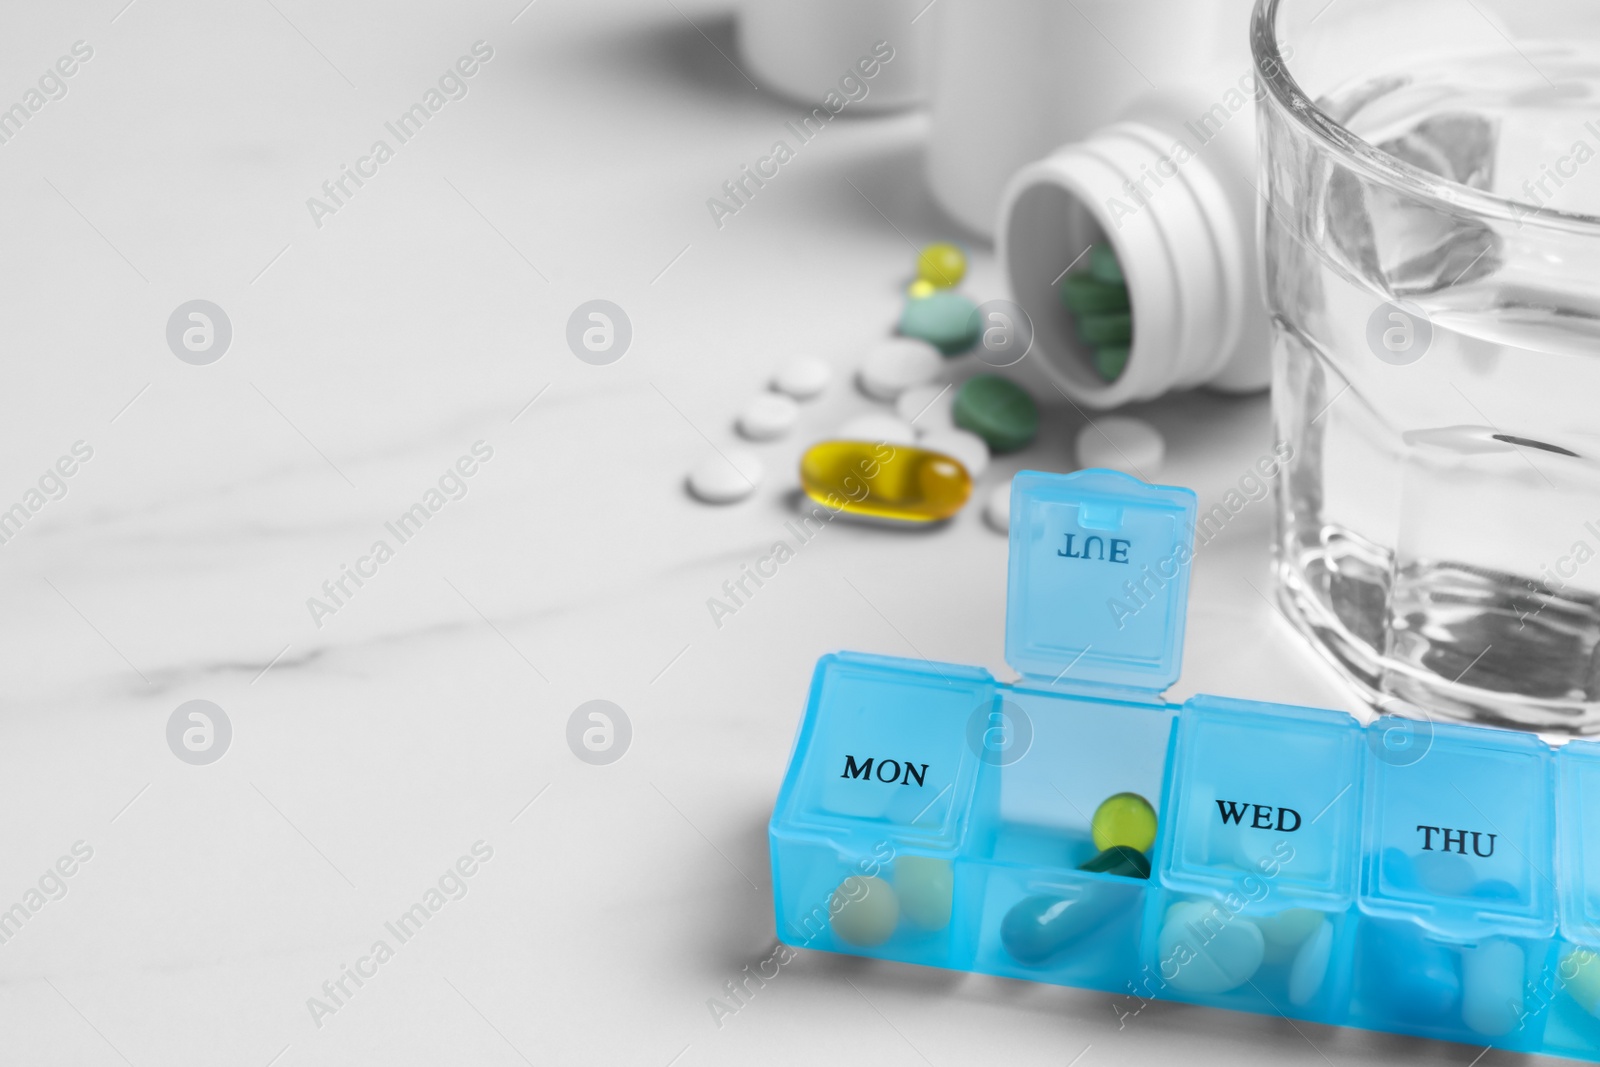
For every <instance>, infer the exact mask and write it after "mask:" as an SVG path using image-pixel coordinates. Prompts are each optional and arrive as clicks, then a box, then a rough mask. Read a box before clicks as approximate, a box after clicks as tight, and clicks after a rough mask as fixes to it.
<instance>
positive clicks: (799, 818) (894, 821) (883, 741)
mask: <svg viewBox="0 0 1600 1067" xmlns="http://www.w3.org/2000/svg"><path fill="white" fill-rule="evenodd" d="M995 691H996V683H995V682H994V679H993V678H992V677H991V676H990V675H989V674H988V672H987V671H984V670H982V669H979V668H973V667H961V666H956V665H953V664H933V663H927V662H924V661H920V660H903V659H897V658H893V657H886V656H867V655H855V654H848V653H847V654H839V655H831V656H824V657H823V658H822V660H821V661H820V662H819V663H818V664H817V669H816V672H815V674H814V675H813V679H812V686H811V693H810V696H809V700H808V705H807V708H806V713H805V716H804V718H803V719H802V721H801V726H800V733H799V736H798V737H797V739H796V742H795V753H794V757H793V758H792V759H791V761H790V766H789V772H788V774H787V776H786V777H785V779H784V783H783V787H782V789H781V790H780V791H779V795H778V801H777V803H776V805H775V806H774V810H773V817H772V823H771V826H770V842H771V849H772V871H773V896H774V903H775V905H776V913H777V926H778V936H779V938H780V939H781V940H782V941H784V942H785V943H786V944H789V945H792V946H795V947H801V948H810V949H818V950H825V951H834V952H844V953H849V954H852V955H861V956H873V957H877V958H881V959H892V960H900V961H903V962H907V963H921V964H925V965H929V966H935V967H955V968H965V967H968V966H970V960H971V949H970V945H971V941H972V938H971V936H970V935H965V936H964V935H963V933H962V930H963V929H964V927H969V926H970V925H971V922H972V920H971V918H970V916H971V915H972V913H973V910H974V908H975V905H974V904H973V903H971V901H969V900H967V899H966V898H965V895H964V894H963V892H962V891H961V889H960V887H958V885H957V870H956V863H955V858H956V855H957V853H958V852H959V850H960V848H961V846H962V843H963V841H964V839H965V836H966V832H967V822H968V813H969V810H970V806H971V802H972V796H973V789H974V787H975V785H976V779H977V771H978V766H979V761H978V755H977V751H976V749H975V748H974V747H972V746H971V745H969V743H968V740H967V735H968V730H969V725H970V724H971V723H972V722H975V721H977V722H981V721H983V719H984V716H985V715H986V714H987V711H988V708H989V707H990V706H991V704H992V703H993V701H994V694H995Z"/></svg>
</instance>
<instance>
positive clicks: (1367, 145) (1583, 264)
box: [1252, 0, 1600, 733]
mask: <svg viewBox="0 0 1600 1067" xmlns="http://www.w3.org/2000/svg"><path fill="white" fill-rule="evenodd" d="M1252 38H1253V48H1254V54H1255V63H1256V68H1257V74H1258V77H1259V79H1260V82H1261V87H1262V89H1263V92H1262V95H1261V98H1260V116H1261V122H1260V138H1261V148H1262V152H1261V160H1262V162H1261V179H1262V185H1261V187H1260V192H1261V194H1262V200H1263V202H1264V207H1263V209H1262V212H1261V220H1262V243H1263V250H1264V255H1265V257H1266V276H1267V281H1266V285H1267V299H1268V304H1269V307H1270V310H1271V312H1272V315H1273V318H1274V329H1275V341H1274V357H1273V358H1274V383H1273V408H1274V419H1275V422H1276V425H1277V432H1278V434H1279V437H1280V439H1281V440H1284V441H1287V442H1289V443H1290V444H1292V446H1293V448H1294V457H1293V460H1292V462H1291V463H1290V464H1289V465H1288V468H1287V473H1286V475H1285V477H1284V478H1283V479H1281V480H1280V482H1279V485H1278V519H1279V525H1278V531H1277V543H1276V572H1277V577H1278V588H1279V597H1280V600H1281V602H1282V604H1283V606H1284V608H1285V610H1286V612H1287V613H1288V615H1289V617H1290V618H1291V620H1293V621H1294V623H1295V624H1296V625H1297V626H1298V627H1300V628H1301V629H1302V630H1303V631H1304V633H1305V634H1306V635H1307V636H1308V637H1309V638H1310V640H1311V641H1312V642H1313V643H1314V644H1315V645H1316V646H1317V647H1318V648H1320V649H1321V650H1322V651H1323V652H1325V653H1326V654H1327V656H1328V657H1329V658H1330V659H1331V660H1332V661H1333V662H1334V663H1335V664H1336V665H1337V666H1338V667H1339V668H1341V670H1342V671H1343V672H1344V673H1345V674H1346V675H1347V676H1348V677H1350V678H1351V679H1352V681H1354V682H1355V683H1356V684H1357V685H1358V686H1359V687H1360V688H1361V689H1362V690H1363V692H1364V694H1365V695H1366V696H1367V697H1368V699H1369V700H1371V701H1372V702H1374V703H1377V704H1385V705H1388V704H1390V702H1391V701H1394V702H1396V703H1395V704H1394V705H1392V710H1396V711H1401V712H1404V711H1405V710H1406V708H1407V707H1408V706H1409V707H1410V708H1412V709H1417V710H1420V711H1421V712H1422V713H1424V714H1428V715H1434V714H1443V715H1447V716H1453V717H1458V718H1464V719H1472V720H1476V721H1480V722H1491V723H1497V724H1501V725H1515V726H1520V727H1524V728H1533V729H1547V730H1567V731H1573V732H1580V733H1584V732H1595V731H1597V730H1600V219H1597V218H1596V216H1597V215H1600V2H1597V0H1260V3H1259V4H1258V7H1257V9H1256V14H1255V20H1254V24H1253V27H1252Z"/></svg>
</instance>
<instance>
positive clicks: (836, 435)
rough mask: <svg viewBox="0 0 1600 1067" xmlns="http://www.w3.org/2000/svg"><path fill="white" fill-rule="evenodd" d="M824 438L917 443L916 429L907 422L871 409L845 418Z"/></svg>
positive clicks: (897, 443)
mask: <svg viewBox="0 0 1600 1067" xmlns="http://www.w3.org/2000/svg"><path fill="white" fill-rule="evenodd" d="M824 440H829V441H870V442H872V443H873V444H879V443H884V444H891V445H914V444H916V443H917V431H915V430H913V429H912V428H911V424H910V423H909V422H905V421H903V420H901V419H897V418H895V417H894V416H893V415H890V414H887V413H884V412H876V411H873V412H868V413H867V414H865V415H857V416H856V417H855V418H853V419H849V420H847V421H846V422H845V423H844V424H843V425H842V426H840V427H839V428H838V429H837V430H835V431H833V433H832V434H830V435H829V436H828V437H827V438H824Z"/></svg>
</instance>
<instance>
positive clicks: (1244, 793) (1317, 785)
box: [1138, 696, 1365, 1023]
mask: <svg viewBox="0 0 1600 1067" xmlns="http://www.w3.org/2000/svg"><path fill="white" fill-rule="evenodd" d="M1364 754H1365V745H1364V742H1363V733H1362V730H1361V727H1360V725H1359V724H1358V723H1357V722H1356V720H1355V719H1353V718H1352V717H1351V716H1349V715H1345V714H1343V713H1341V712H1333V711H1327V710H1323V709H1317V708H1301V707H1294V706H1290V705H1282V704H1266V703H1260V702H1255V701H1244V700H1232V699H1227V698H1222V697H1212V696H1198V697H1195V698H1193V699H1192V700H1190V701H1189V702H1188V703H1187V704H1185V705H1184V708H1183V712H1182V714H1181V715H1180V717H1179V721H1178V724H1177V727H1176V729H1175V732H1174V739H1173V757H1172V758H1173V771H1172V774H1171V775H1170V776H1169V778H1168V781H1167V797H1166V801H1165V806H1166V810H1167V811H1168V813H1169V814H1168V818H1167V820H1166V823H1165V825H1164V827H1163V833H1162V837H1161V840H1160V842H1159V843H1158V846H1157V848H1158V857H1157V864H1158V873H1159V877H1160V879H1161V882H1162V884H1163V886H1164V887H1165V888H1164V889H1163V890H1162V892H1161V893H1159V894H1157V895H1156V896H1154V897H1153V898H1152V899H1151V901H1150V902H1149V905H1148V908H1149V914H1148V915H1147V918H1146V923H1145V939H1146V940H1145V946H1144V963H1145V966H1144V969H1143V971H1142V973H1141V979H1140V983H1139V987H1138V991H1139V994H1140V996H1142V997H1146V998H1149V997H1156V996H1161V997H1166V998H1170V999H1176V1000H1187V1001H1190V1002H1193V1003H1202V1004H1208V1005H1212V1006H1216V1007H1227V1008H1235V1009H1238V1010H1242V1011H1254V1012H1259V1013H1264V1014H1269V1015H1288V1016H1292V1017H1296V1018H1307V1019H1315V1020H1317V1021H1322V1022H1330V1023H1337V1022H1340V1021H1341V1020H1342V1019H1343V1018H1344V1014H1345V1009H1346V1007H1347V1005H1348V1003H1349V967H1348V960H1349V952H1350V940H1351V938H1352V936H1353V931H1354V928H1355V920H1354V915H1353V911H1354V904H1355V896H1356V888H1357V861H1358V857H1359V853H1360V848H1359V834H1360V827H1361V820H1360V806H1361V790H1360V788H1359V773H1360V766H1361V760H1362V758H1363V756H1364Z"/></svg>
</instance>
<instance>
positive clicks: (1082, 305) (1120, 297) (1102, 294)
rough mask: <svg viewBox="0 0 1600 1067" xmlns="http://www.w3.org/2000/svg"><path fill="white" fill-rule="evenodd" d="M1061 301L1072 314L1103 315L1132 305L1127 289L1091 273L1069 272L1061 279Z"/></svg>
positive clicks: (1126, 308) (1124, 309)
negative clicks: (1104, 280)
mask: <svg viewBox="0 0 1600 1067" xmlns="http://www.w3.org/2000/svg"><path fill="white" fill-rule="evenodd" d="M1061 303H1062V304H1063V305H1064V306H1065V307H1066V309H1067V310H1068V311H1070V312H1072V313H1073V314H1074V315H1104V314H1105V313H1106V312H1108V311H1126V310H1128V308H1130V307H1132V304H1130V303H1129V301H1128V290H1127V289H1126V288H1124V287H1123V286H1120V285H1114V284H1109V283H1107V282H1103V281H1101V280H1100V279H1099V278H1096V277H1095V276H1094V275H1092V274H1082V273H1080V274H1069V275H1067V276H1066V277H1065V278H1064V279H1062V281H1061Z"/></svg>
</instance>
